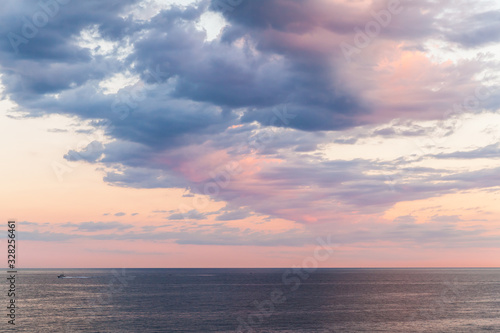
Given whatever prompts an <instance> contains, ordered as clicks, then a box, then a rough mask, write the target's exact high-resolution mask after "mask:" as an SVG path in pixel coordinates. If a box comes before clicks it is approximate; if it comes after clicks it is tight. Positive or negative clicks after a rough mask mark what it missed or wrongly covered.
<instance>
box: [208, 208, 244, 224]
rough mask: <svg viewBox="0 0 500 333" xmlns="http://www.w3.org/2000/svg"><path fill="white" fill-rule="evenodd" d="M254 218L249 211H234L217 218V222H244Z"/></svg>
mask: <svg viewBox="0 0 500 333" xmlns="http://www.w3.org/2000/svg"><path fill="white" fill-rule="evenodd" d="M249 216H252V214H251V212H249V211H247V210H243V209H241V210H234V211H228V212H225V213H223V214H221V215H219V216H217V217H216V218H215V220H216V221H234V220H242V219H244V218H247V217H249Z"/></svg>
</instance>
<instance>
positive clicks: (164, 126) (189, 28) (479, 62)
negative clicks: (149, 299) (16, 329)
mask: <svg viewBox="0 0 500 333" xmlns="http://www.w3.org/2000/svg"><path fill="white" fill-rule="evenodd" d="M0 6H1V9H2V10H0V16H1V17H0V35H1V36H2V37H1V38H0V80H1V81H0V82H1V85H0V92H1V100H0V111H1V115H0V117H1V119H0V138H1V140H2V142H3V144H2V145H1V146H0V153H1V156H2V159H1V162H0V171H1V172H0V178H1V184H2V189H3V190H2V191H1V192H0V193H1V194H0V195H1V197H0V201H1V207H2V209H1V216H2V220H4V221H7V220H8V219H16V221H17V222H18V233H19V234H18V237H19V240H20V243H19V250H18V253H19V258H18V265H19V267H287V266H288V267H289V266H293V265H296V266H298V265H301V263H302V262H303V261H304V259H305V258H308V257H311V256H313V254H314V250H315V249H316V247H317V246H318V244H319V243H322V242H323V243H324V242H327V243H329V244H330V246H331V247H332V248H333V249H334V251H330V252H328V253H329V257H328V258H327V259H326V260H324V261H322V262H321V263H320V264H321V265H322V266H325V267H408V266H412V267H415V266H419V267H429V266H451V267H457V266H476V267H477V266H479V267H485V266H498V265H499V260H498V258H499V257H500V221H499V217H500V205H499V201H498V200H499V198H500V195H499V194H500V192H499V190H500V159H499V157H500V143H499V138H500V115H499V114H498V113H497V110H498V109H499V107H500V98H499V96H500V95H499V87H500V78H499V77H497V76H498V75H497V72H498V69H499V67H500V46H499V42H500V4H499V3H498V2H497V1H482V0H479V1H460V0H454V1H451V0H440V1H436V0H420V1H419V0H401V1H398V0H391V1H385V0H384V1H378V0H356V1H352V0H199V1H192V0H142V1H139V0H106V1H101V0H87V1H75V0H73V1H71V0H42V1H41V2H39V1H38V0H24V1H13V0H12V1H11V0H8V1H3V2H2V4H1V5H0ZM5 232H6V231H5ZM4 241H5V240H4Z"/></svg>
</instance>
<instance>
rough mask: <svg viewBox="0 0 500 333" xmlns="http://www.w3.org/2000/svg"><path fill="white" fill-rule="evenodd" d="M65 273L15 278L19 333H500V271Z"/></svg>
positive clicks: (27, 272)
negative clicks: (61, 275) (61, 274)
mask: <svg viewBox="0 0 500 333" xmlns="http://www.w3.org/2000/svg"><path fill="white" fill-rule="evenodd" d="M60 273H61V271H59V270H57V271H56V270H24V271H21V272H20V274H18V279H17V289H18V294H17V296H18V300H17V319H16V331H18V332H237V331H239V332H283V333H285V332H287V333H292V332H321V333H325V332H500V269H321V270H316V271H315V272H312V273H311V274H308V273H307V272H304V271H299V272H292V271H290V270H286V269H126V270H121V269H118V270H111V269H94V270H88V269H81V270H65V271H64V273H65V274H66V276H67V277H68V278H63V279H58V278H57V275H58V274H60ZM4 281H5V280H4ZM6 285H7V284H6V283H4V292H3V293H2V294H3V295H4V296H3V298H4V302H5V303H6V304H7V301H8V300H7V296H6ZM4 312H5V314H6V313H7V311H6V310H5V311H4ZM5 314H3V315H2V318H4V323H1V326H0V327H1V328H6V327H8V326H7V319H6V317H5Z"/></svg>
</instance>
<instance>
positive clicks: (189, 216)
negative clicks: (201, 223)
mask: <svg viewBox="0 0 500 333" xmlns="http://www.w3.org/2000/svg"><path fill="white" fill-rule="evenodd" d="M206 218H207V214H206V213H200V212H198V211H197V210H196V209H193V210H190V211H188V212H186V213H176V214H172V215H170V216H169V217H168V219H169V220H184V219H186V220H205V219H206Z"/></svg>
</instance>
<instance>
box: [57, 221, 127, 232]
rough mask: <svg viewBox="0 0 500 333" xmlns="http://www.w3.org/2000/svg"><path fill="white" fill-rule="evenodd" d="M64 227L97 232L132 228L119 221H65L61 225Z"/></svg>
mask: <svg viewBox="0 0 500 333" xmlns="http://www.w3.org/2000/svg"><path fill="white" fill-rule="evenodd" d="M61 226H62V227H66V228H74V229H75V230H77V231H83V232H99V231H107V230H117V231H122V230H127V229H130V228H133V225H131V224H124V223H120V222H80V223H71V222H68V223H65V224H62V225H61Z"/></svg>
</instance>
